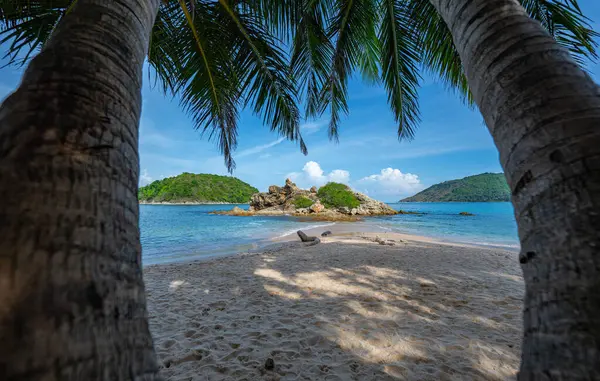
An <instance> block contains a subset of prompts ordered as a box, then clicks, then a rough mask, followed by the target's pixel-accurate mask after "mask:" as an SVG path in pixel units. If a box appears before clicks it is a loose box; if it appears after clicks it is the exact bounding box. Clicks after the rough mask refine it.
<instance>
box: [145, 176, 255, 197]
mask: <svg viewBox="0 0 600 381" xmlns="http://www.w3.org/2000/svg"><path fill="white" fill-rule="evenodd" d="M257 192H258V189H256V188H254V187H253V186H251V185H249V184H247V183H245V182H243V181H242V180H240V179H237V178H235V177H230V176H219V175H210V174H194V173H187V172H184V173H182V174H180V175H178V176H175V177H167V178H165V179H162V180H157V181H154V182H152V183H150V184H148V185H146V186H145V187H141V188H140V190H139V192H138V199H139V201H140V203H142V204H162V203H167V204H211V203H223V204H244V203H248V202H249V201H250V197H251V196H252V195H253V194H255V193H257Z"/></svg>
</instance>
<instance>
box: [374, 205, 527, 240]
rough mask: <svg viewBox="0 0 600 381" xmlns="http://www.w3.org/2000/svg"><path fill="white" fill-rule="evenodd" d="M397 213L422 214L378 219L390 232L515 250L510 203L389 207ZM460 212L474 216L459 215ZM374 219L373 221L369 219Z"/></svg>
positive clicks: (513, 220) (515, 234)
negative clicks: (403, 211) (419, 213)
mask: <svg viewBox="0 0 600 381" xmlns="http://www.w3.org/2000/svg"><path fill="white" fill-rule="evenodd" d="M389 205H390V206H391V207H392V208H394V209H396V210H405V211H414V212H421V213H424V214H422V215H414V214H398V215H395V216H389V217H378V218H377V219H376V221H377V222H379V224H380V225H381V226H382V227H385V228H387V229H390V230H392V231H396V232H400V233H407V234H414V235H421V236H428V237H434V238H438V239H442V240H446V241H454V242H464V243H474V244H478V245H489V246H499V247H507V248H514V249H516V248H518V247H519V239H518V236H517V223H516V221H515V217H514V214H513V208H512V204H511V203H509V202H439V203H438V202H423V203H397V204H389ZM460 212H468V213H473V214H475V215H474V216H461V215H460V214H459V213H460ZM371 220H375V219H371Z"/></svg>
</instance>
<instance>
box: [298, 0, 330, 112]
mask: <svg viewBox="0 0 600 381" xmlns="http://www.w3.org/2000/svg"><path fill="white" fill-rule="evenodd" d="M326 2H327V1H323V0H321V1H319V0H303V1H301V3H303V6H304V8H303V11H302V15H301V18H300V20H299V22H298V24H297V26H296V32H295V34H294V39H293V45H292V62H291V66H292V72H293V73H294V76H295V77H296V78H297V80H298V81H299V83H301V84H302V85H303V86H302V87H301V89H302V94H303V95H304V97H303V98H304V99H305V102H306V110H305V113H306V117H307V118H313V117H316V116H318V115H320V114H321V113H323V111H324V109H323V104H322V103H321V97H320V90H321V88H322V87H323V86H324V84H325V82H326V80H327V77H328V74H329V72H330V71H331V61H332V57H333V44H332V43H331V41H330V39H329V36H328V35H327V32H326V21H327V17H326V15H325V14H323V8H324V7H323V6H322V5H323V3H326ZM299 3H300V1H299Z"/></svg>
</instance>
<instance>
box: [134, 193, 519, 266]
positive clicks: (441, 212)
mask: <svg viewBox="0 0 600 381" xmlns="http://www.w3.org/2000/svg"><path fill="white" fill-rule="evenodd" d="M390 205H391V206H392V207H393V208H395V209H397V210H398V209H403V210H411V211H419V212H424V213H425V214H423V215H396V216H386V217H372V218H367V219H365V223H366V224H371V225H373V226H374V227H375V228H378V229H382V230H387V231H396V232H401V233H407V234H415V235H422V236H429V237H434V238H438V239H442V240H448V241H456V242H468V243H476V244H479V245H493V246H501V247H510V248H517V247H518V239H517V227H516V223H515V220H514V217H513V211H512V206H511V204H510V203H399V204H390ZM239 206H240V207H242V208H247V205H239ZM232 207H233V205H140V230H141V238H142V249H143V261H144V265H149V264H155V263H164V262H176V261H182V260H190V259H198V258H206V257H211V256H219V255H227V254H233V253H239V252H244V251H249V250H253V249H256V248H258V247H260V246H261V245H264V244H266V243H267V242H269V239H271V238H273V237H278V236H283V235H286V234H293V233H294V232H295V231H296V230H298V229H307V228H309V227H319V226H322V227H326V226H329V225H331V223H327V222H312V221H303V220H298V219H296V218H293V217H285V216H282V217H235V216H223V215H212V214H209V212H211V211H214V210H230V209H231V208H232ZM459 212H470V213H474V214H475V216H468V217H465V216H460V215H458V213H459Z"/></svg>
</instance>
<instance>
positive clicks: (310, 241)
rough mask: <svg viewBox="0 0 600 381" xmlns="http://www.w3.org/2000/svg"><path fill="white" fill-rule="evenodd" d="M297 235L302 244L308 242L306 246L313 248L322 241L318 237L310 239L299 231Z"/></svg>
mask: <svg viewBox="0 0 600 381" xmlns="http://www.w3.org/2000/svg"><path fill="white" fill-rule="evenodd" d="M297 233H298V237H300V240H301V241H302V242H308V244H307V245H306V246H313V245H317V244H319V243H321V240H320V239H319V238H318V237H309V236H307V235H306V233H304V232H303V231H302V230H298V231H297Z"/></svg>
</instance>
